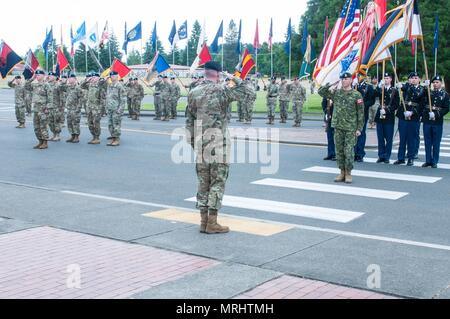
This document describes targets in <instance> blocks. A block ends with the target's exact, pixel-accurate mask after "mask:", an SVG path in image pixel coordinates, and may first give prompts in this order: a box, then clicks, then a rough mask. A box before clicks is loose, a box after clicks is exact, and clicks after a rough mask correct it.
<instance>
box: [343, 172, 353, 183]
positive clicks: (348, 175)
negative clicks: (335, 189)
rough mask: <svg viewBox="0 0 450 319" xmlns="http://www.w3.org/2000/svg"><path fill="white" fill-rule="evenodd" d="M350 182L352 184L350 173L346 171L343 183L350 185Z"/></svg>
mask: <svg viewBox="0 0 450 319" xmlns="http://www.w3.org/2000/svg"><path fill="white" fill-rule="evenodd" d="M352 182H353V178H352V171H349V170H346V171H345V183H346V184H351V183H352Z"/></svg>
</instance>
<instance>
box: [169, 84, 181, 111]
mask: <svg viewBox="0 0 450 319" xmlns="http://www.w3.org/2000/svg"><path fill="white" fill-rule="evenodd" d="M175 80H176V78H175V77H171V78H170V81H171V83H170V84H171V86H172V87H171V89H172V90H171V100H172V101H171V116H170V118H171V119H176V118H177V115H178V114H177V106H178V100H179V99H180V97H181V89H180V87H179V86H178V84H177V82H176V81H175Z"/></svg>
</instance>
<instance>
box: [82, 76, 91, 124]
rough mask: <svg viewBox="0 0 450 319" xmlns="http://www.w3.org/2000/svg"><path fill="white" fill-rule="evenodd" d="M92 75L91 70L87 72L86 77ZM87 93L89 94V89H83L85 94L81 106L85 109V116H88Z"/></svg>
mask: <svg viewBox="0 0 450 319" xmlns="http://www.w3.org/2000/svg"><path fill="white" fill-rule="evenodd" d="M91 75H92V72H89V73H88V74H86V79H85V80H87V79H89V78H90V77H91ZM87 95H88V91H87V90H83V96H82V97H81V107H82V108H83V109H84V116H85V117H86V116H87V109H86V107H87Z"/></svg>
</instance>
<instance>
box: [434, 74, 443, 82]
mask: <svg viewBox="0 0 450 319" xmlns="http://www.w3.org/2000/svg"><path fill="white" fill-rule="evenodd" d="M434 81H439V82H442V81H443V79H442V77H441V76H440V75H436V76H434V77H433V78H432V79H431V82H434Z"/></svg>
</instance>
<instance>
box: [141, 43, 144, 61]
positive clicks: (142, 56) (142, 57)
mask: <svg viewBox="0 0 450 319" xmlns="http://www.w3.org/2000/svg"><path fill="white" fill-rule="evenodd" d="M143 48H144V46H143V44H142V37H141V64H144V53H143V51H144V49H143Z"/></svg>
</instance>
